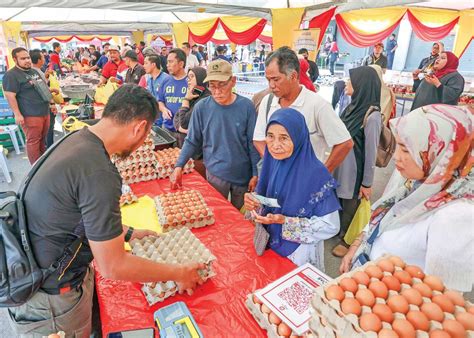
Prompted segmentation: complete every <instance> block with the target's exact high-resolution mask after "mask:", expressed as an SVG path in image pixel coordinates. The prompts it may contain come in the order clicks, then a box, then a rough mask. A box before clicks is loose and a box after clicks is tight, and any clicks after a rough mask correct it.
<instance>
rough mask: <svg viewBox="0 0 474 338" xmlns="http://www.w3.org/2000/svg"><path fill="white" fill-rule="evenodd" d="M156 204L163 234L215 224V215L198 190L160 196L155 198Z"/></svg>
mask: <svg viewBox="0 0 474 338" xmlns="http://www.w3.org/2000/svg"><path fill="white" fill-rule="evenodd" d="M155 204H156V212H157V214H158V219H159V222H160V224H161V228H162V229H163V232H166V231H169V230H172V229H176V228H178V229H179V228H201V227H204V226H206V225H211V224H214V222H215V219H214V213H213V212H212V210H211V209H210V208H209V207H208V206H207V204H206V202H205V201H204V198H203V197H202V195H201V193H200V192H198V191H196V190H188V191H177V192H174V193H168V194H163V195H159V196H157V197H155ZM191 208H196V209H197V210H194V211H192V210H191Z"/></svg>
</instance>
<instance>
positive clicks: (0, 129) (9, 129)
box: [0, 124, 25, 155]
mask: <svg viewBox="0 0 474 338" xmlns="http://www.w3.org/2000/svg"><path fill="white" fill-rule="evenodd" d="M16 133H18V138H19V139H20V143H21V146H22V147H23V148H24V147H25V141H24V140H23V137H22V135H21V130H20V128H18V126H17V125H16V124H10V125H8V126H0V135H5V134H8V135H10V138H11V140H12V143H13V148H15V153H17V155H18V154H21V151H20V146H19V144H18V138H17V136H16Z"/></svg>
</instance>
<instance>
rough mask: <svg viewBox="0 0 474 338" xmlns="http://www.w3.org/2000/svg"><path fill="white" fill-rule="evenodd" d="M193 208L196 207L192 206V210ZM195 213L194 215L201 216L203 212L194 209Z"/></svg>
mask: <svg viewBox="0 0 474 338" xmlns="http://www.w3.org/2000/svg"><path fill="white" fill-rule="evenodd" d="M193 209H194V208H191V210H193ZM193 214H194V216H196V217H199V216H201V213H200V212H199V210H194V211H193Z"/></svg>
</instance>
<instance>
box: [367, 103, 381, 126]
mask: <svg viewBox="0 0 474 338" xmlns="http://www.w3.org/2000/svg"><path fill="white" fill-rule="evenodd" d="M374 111H380V109H379V107H377V106H370V107H369V109H368V110H367V113H365V117H364V122H363V123H362V128H365V126H366V125H367V120H368V119H369V116H370V114H372V113H373V112H374ZM382 124H383V116H382Z"/></svg>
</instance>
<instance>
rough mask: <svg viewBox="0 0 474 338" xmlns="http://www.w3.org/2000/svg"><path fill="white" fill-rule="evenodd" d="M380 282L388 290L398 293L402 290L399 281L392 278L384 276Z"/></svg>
mask: <svg viewBox="0 0 474 338" xmlns="http://www.w3.org/2000/svg"><path fill="white" fill-rule="evenodd" d="M382 282H384V283H385V285H387V288H388V289H389V290H393V291H397V292H400V290H401V288H402V286H401V284H400V281H399V280H398V279H397V278H395V277H393V276H385V277H384V278H382Z"/></svg>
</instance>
